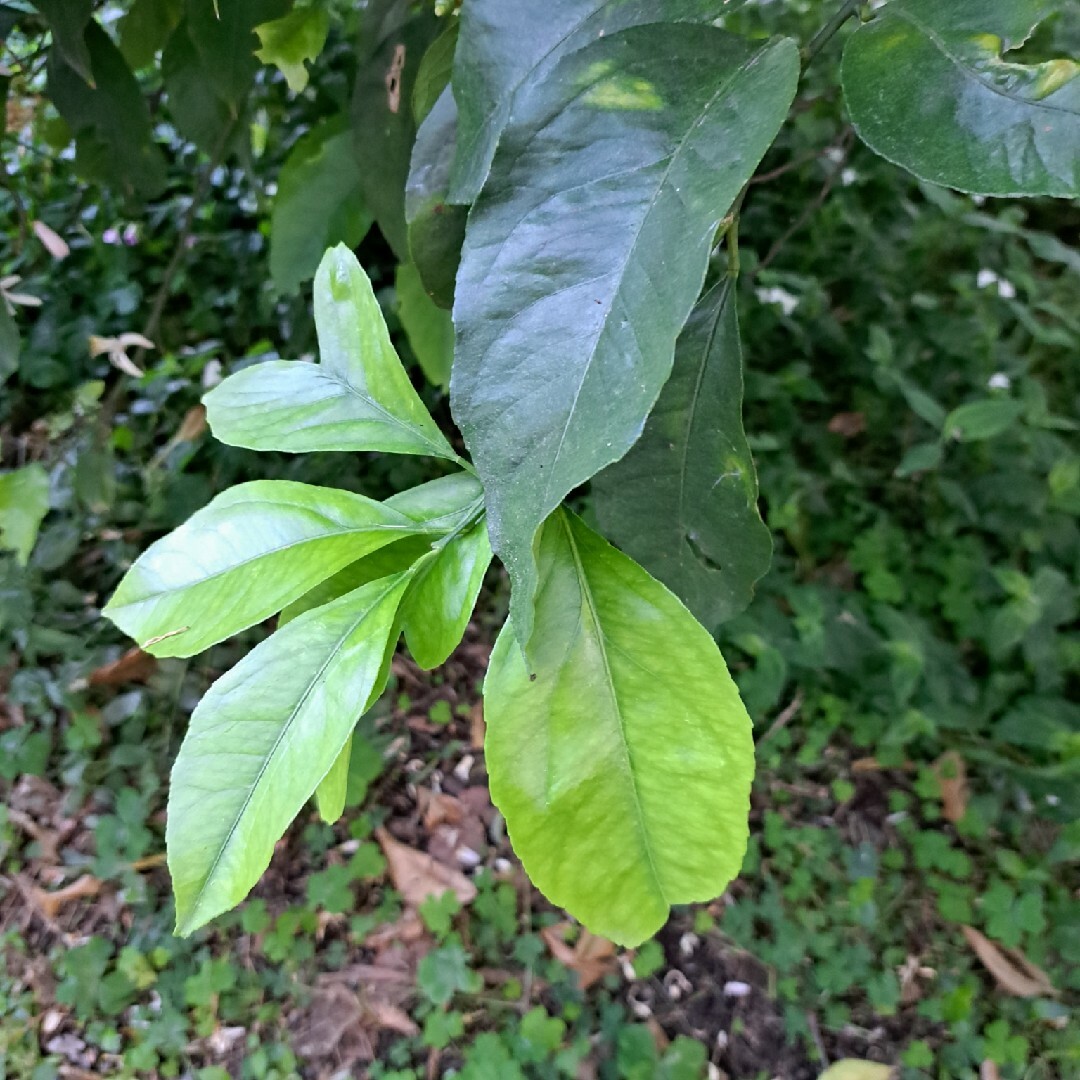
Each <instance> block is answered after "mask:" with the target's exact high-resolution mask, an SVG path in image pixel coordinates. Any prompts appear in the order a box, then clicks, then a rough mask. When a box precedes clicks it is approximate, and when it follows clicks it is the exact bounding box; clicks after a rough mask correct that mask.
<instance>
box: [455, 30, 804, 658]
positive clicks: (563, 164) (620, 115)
mask: <svg viewBox="0 0 1080 1080" xmlns="http://www.w3.org/2000/svg"><path fill="white" fill-rule="evenodd" d="M798 73H799V59H798V50H797V49H796V47H795V44H794V43H793V42H791V41H788V40H784V41H780V42H778V43H776V44H773V45H767V46H764V47H762V48H754V47H752V46H750V45H748V44H746V43H745V42H743V41H742V40H741V39H739V38H735V37H732V36H731V35H728V34H725V33H724V32H723V31H720V30H714V29H712V28H709V27H701V26H685V25H677V26H663V27H660V26H642V27H637V28H635V29H632V30H627V31H623V32H622V33H619V34H615V35H613V36H611V37H606V38H604V39H602V40H601V41H598V42H596V43H595V44H593V45H590V46H588V47H587V48H585V49H582V50H581V51H580V52H577V53H574V54H572V55H571V56H569V57H567V58H566V59H565V60H563V61H562V62H561V64H559V65H558V67H556V68H555V70H554V71H553V72H552V73H551V75H550V77H549V78H547V79H546V80H544V82H543V83H541V84H539V85H534V86H532V87H530V88H529V89H528V91H527V92H522V93H519V94H518V95H517V98H516V99H515V101H516V103H515V109H514V122H513V124H511V125H510V126H509V127H508V128H507V129H506V130H505V132H504V134H503V138H502V142H501V143H500V146H499V151H498V153H497V154H496V156H495V161H494V164H493V166H492V171H491V176H490V177H489V179H488V183H487V187H485V189H484V192H483V194H482V195H481V196H480V198H479V200H478V201H477V203H476V205H475V206H474V207H473V210H472V213H471V214H470V217H469V228H468V233H467V235H466V240H465V248H464V251H463V254H462V262H461V269H460V271H459V273H458V291H457V300H456V302H455V307H454V323H455V325H456V327H457V343H456V349H455V355H454V370H453V375H452V378H451V401H452V404H453V408H454V416H455V418H456V420H457V422H458V426H459V427H460V428H461V430H462V432H463V433H464V435H465V441H466V443H467V444H468V446H469V448H470V450H471V451H472V453H473V456H474V460H475V462H476V466H477V470H478V472H479V474H480V478H481V480H482V481H483V482H484V488H485V491H486V493H487V499H488V516H489V523H490V528H491V536H492V544H493V546H494V548H495V551H496V553H497V554H498V555H499V556H500V558H501V559H502V561H503V562H504V563H505V564H506V566H507V569H508V570H509V572H510V576H511V581H512V583H513V586H514V595H513V600H512V603H513V608H512V613H513V617H514V622H515V626H516V629H517V633H518V635H519V637H520V638H521V640H523V641H527V640H528V634H529V624H530V621H531V620H530V606H531V602H532V595H533V592H534V589H535V583H536V567H535V561H534V556H533V538H534V536H535V534H536V530H537V529H538V528H539V526H540V524H541V523H542V522H543V520H544V519H545V518H546V517H547V515H548V514H550V513H551V511H552V510H554V509H555V507H557V506H558V505H559V503H560V502H561V501H562V499H563V497H564V496H565V495H566V494H567V492H569V491H571V490H572V489H573V488H575V487H576V486H578V485H579V484H581V483H582V482H584V481H585V480H588V479H589V478H590V477H591V476H593V474H595V473H596V472H598V471H599V470H600V469H602V468H603V467H604V466H605V465H609V464H611V463H612V462H613V461H617V460H618V459H619V458H620V457H622V456H623V454H625V453H626V451H627V450H628V449H629V448H630V446H631V445H632V444H633V443H634V441H635V440H636V439H637V437H638V435H639V434H640V433H641V429H642V425H643V423H644V421H645V418H646V416H647V415H648V413H649V410H650V409H651V408H652V405H653V404H654V402H655V401H656V398H657V395H658V394H659V392H660V389H661V387H662V386H663V384H664V382H665V381H666V380H667V377H668V374H669V373H670V370H671V363H672V357H673V354H674V349H675V339H676V337H677V335H678V333H679V331H680V330H681V329H682V326H683V324H684V323H685V321H686V318H687V316H688V315H689V314H690V311H691V309H692V307H693V305H694V301H695V300H696V299H697V295H698V292H699V291H700V289H701V285H702V282H703V280H704V277H705V269H706V266H707V263H708V257H709V249H710V246H711V244H712V238H713V234H714V232H715V229H716V226H717V224H718V223H719V221H720V220H721V219H722V217H723V216H724V214H726V213H727V211H728V210H729V209H730V207H731V204H732V202H733V200H734V199H735V197H736V196H737V195H738V193H739V191H740V189H741V188H742V186H743V185H744V184H745V183H746V181H747V180H748V179H749V178H750V176H751V175H752V173H753V171H754V169H755V167H756V166H757V163H758V162H759V161H760V160H761V157H762V155H763V154H764V153H765V151H766V149H767V148H768V147H769V145H770V144H771V142H772V140H773V138H774V137H775V135H776V132H777V131H778V130H779V127H780V125H781V123H782V122H783V120H784V117H785V116H786V115H787V110H788V107H789V106H790V104H791V100H792V97H793V96H794V93H795V85H796V82H797V80H798Z"/></svg>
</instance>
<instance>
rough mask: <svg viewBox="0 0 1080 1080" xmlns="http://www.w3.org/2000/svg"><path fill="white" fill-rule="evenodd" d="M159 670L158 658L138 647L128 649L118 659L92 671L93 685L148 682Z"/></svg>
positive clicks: (91, 682) (91, 681) (91, 679)
mask: <svg viewBox="0 0 1080 1080" xmlns="http://www.w3.org/2000/svg"><path fill="white" fill-rule="evenodd" d="M155 671H157V660H155V659H154V657H152V656H151V655H150V654H149V653H147V652H143V651H142V649H140V648H138V647H136V648H134V649H128V651H127V652H126V653H124V655H123V656H121V657H120V658H119V659H118V660H114V661H113V662H112V663H111V664H102V665H101V667H99V668H97V669H96V670H94V671H92V672H91V673H90V685H91V686H121V685H123V684H124V683H129V682H146V680H147V679H149V678H150V676H151V675H153V674H154V672H155Z"/></svg>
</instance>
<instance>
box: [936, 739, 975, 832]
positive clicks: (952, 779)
mask: <svg viewBox="0 0 1080 1080" xmlns="http://www.w3.org/2000/svg"><path fill="white" fill-rule="evenodd" d="M934 773H935V775H936V776H937V781H938V788H939V789H940V791H941V810H942V813H943V814H944V815H945V820H946V821H951V822H952V823H953V824H954V825H955V824H956V822H958V821H959V820H960V819H961V818H962V817H963V816H964V814H965V813H967V803H968V786H967V770H966V769H965V768H964V759H963V758H962V757H961V756H960V755H959V754H958V753H957V752H956V751H955V750H949V751H948V752H947V753H944V754H942V755H941V757H939V758H938V759H937V761H936V762H935V763H934Z"/></svg>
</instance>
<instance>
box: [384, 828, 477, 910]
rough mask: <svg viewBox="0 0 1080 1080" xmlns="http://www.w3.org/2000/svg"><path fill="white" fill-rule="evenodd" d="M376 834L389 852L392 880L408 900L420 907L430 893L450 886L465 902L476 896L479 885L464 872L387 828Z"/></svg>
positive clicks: (439, 892) (385, 853) (469, 901)
mask: <svg viewBox="0 0 1080 1080" xmlns="http://www.w3.org/2000/svg"><path fill="white" fill-rule="evenodd" d="M375 836H376V839H377V840H378V841H379V844H380V846H381V847H382V849H383V854H384V855H385V856H386V866H387V870H388V871H389V873H390V880H391V881H392V882H393V883H394V888H395V889H397V890H398V892H400V893H401V895H402V896H403V897H404V899H405V903H407V904H412V905H413V906H414V907H418V906H419V905H420V904H422V903H423V902H424V901H425V900H426V899H427V898H428V897H429V896H441V895H442V894H443V893H444V892H447V891H448V890H449V891H451V892H453V894H454V895H455V896H456V897H457V898H458V899H459V900H460V901H461V902H462V903H463V904H469V903H472V901H473V900H474V899H475V898H476V886H475V885H474V884H473V883H472V882H471V881H470V880H469V879H468V878H467V877H466V876H465V875H464V874H462V873H460V872H459V871H457V870H453V869H451V868H450V867H449V866H444V865H443V864H442V863H441V862H438V861H437V860H435V859H433V858H432V857H431V856H430V855H428V854H426V853H425V852H423V851H417V850H416V849H415V848H411V847H408V846H407V845H405V844H402V843H401V842H400V841H398V840H395V839H394V838H393V837H392V836H391V835H390V834H389V833H388V832H387V831H386V830H385V829H379V830H377V831H376V833H375Z"/></svg>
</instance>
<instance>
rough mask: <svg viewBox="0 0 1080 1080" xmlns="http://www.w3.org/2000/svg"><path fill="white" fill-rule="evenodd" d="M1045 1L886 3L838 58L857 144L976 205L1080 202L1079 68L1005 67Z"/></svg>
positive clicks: (1051, 63)
mask: <svg viewBox="0 0 1080 1080" xmlns="http://www.w3.org/2000/svg"><path fill="white" fill-rule="evenodd" d="M1057 6H1058V5H1057V4H1055V3H1053V2H1048V0H968V2H966V3H958V2H954V3H945V2H943V0H890V2H889V3H888V4H887V5H886V6H885V7H884V8H883V10H881V11H880V12H878V13H877V15H876V17H875V18H874V19H873V20H872V21H871V22H869V23H866V24H865V25H864V26H862V27H860V29H858V30H857V31H856V32H855V33H854V34H853V35H852V37H851V40H850V41H849V42H848V44H847V46H846V48H845V50H844V61H843V67H842V78H843V84H844V97H845V99H846V101H847V106H848V110H849V111H850V113H851V119H852V122H853V123H854V125H855V130H856V131H857V132H858V133H859V136H860V138H862V140H863V141H864V142H865V143H867V145H869V146H870V148H871V149H872V150H875V151H876V152H877V153H879V154H881V155H882V157H885V158H888V159H889V160H890V161H893V162H895V163H896V164H898V165H901V166H902V167H903V168H905V169H907V170H908V171H909V172H913V173H914V174H915V175H916V176H918V177H919V178H920V179H923V180H930V181H932V182H934V183H936V184H945V185H947V186H949V187H954V188H959V189H960V190H961V191H970V192H978V193H981V194H983V195H1010V196H1013V195H1057V196H1060V197H1063V198H1075V197H1076V196H1077V195H1080V78H1078V77H1077V76H1080V63H1078V62H1077V58H1065V57H1062V58H1059V59H1055V60H1048V61H1045V62H1043V63H1038V64H1024V63H1014V62H1011V61H1009V60H1008V59H1006V58H1005V57H1006V56H1007V53H1008V50H1010V49H1015V48H1018V47H1019V46H1020V45H1022V44H1023V43H1024V42H1025V41H1026V40H1027V39H1028V37H1030V35H1031V33H1032V31H1033V30H1034V29H1035V27H1036V26H1037V25H1038V23H1039V22H1041V21H1042V20H1043V19H1044V18H1046V17H1047V16H1048V15H1049V14H1051V13H1052V12H1053V11H1054V10H1055V9H1056V8H1057Z"/></svg>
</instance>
